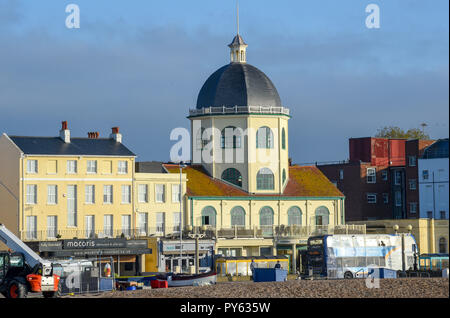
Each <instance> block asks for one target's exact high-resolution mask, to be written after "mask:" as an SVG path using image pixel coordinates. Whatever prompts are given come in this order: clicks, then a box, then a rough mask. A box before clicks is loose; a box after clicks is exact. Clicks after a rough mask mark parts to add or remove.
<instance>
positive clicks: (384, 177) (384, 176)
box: [381, 170, 388, 181]
mask: <svg viewBox="0 0 450 318" xmlns="http://www.w3.org/2000/svg"><path fill="white" fill-rule="evenodd" d="M381 180H383V181H387V180H388V172H387V170H383V171H381Z"/></svg>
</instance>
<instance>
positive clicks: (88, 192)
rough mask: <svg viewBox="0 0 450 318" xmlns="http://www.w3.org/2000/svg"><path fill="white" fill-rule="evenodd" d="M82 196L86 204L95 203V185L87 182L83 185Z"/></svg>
mask: <svg viewBox="0 0 450 318" xmlns="http://www.w3.org/2000/svg"><path fill="white" fill-rule="evenodd" d="M84 196H85V200H84V202H85V203H87V204H94V203H95V185H93V184H88V185H86V186H85V187H84Z"/></svg>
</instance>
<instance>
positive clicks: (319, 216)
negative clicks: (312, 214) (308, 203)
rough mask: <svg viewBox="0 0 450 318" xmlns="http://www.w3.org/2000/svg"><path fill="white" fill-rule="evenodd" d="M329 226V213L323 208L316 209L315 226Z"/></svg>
mask: <svg viewBox="0 0 450 318" xmlns="http://www.w3.org/2000/svg"><path fill="white" fill-rule="evenodd" d="M328 224H330V211H328V209H327V208H326V207H324V206H320V207H318V208H317V209H316V225H328Z"/></svg>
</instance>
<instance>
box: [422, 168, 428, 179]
mask: <svg viewBox="0 0 450 318" xmlns="http://www.w3.org/2000/svg"><path fill="white" fill-rule="evenodd" d="M428 176H429V175H428V170H423V171H422V179H423V180H428Z"/></svg>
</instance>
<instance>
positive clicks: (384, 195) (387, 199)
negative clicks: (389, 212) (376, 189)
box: [383, 193, 389, 204]
mask: <svg viewBox="0 0 450 318" xmlns="http://www.w3.org/2000/svg"><path fill="white" fill-rule="evenodd" d="M383 203H385V204H388V203H389V194H388V193H383Z"/></svg>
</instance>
